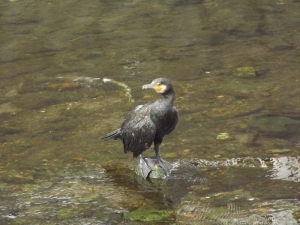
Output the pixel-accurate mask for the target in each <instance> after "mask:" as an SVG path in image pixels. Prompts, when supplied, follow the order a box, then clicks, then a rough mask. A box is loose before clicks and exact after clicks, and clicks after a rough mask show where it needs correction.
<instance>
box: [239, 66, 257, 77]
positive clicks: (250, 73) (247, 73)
mask: <svg viewBox="0 0 300 225" xmlns="http://www.w3.org/2000/svg"><path fill="white" fill-rule="evenodd" d="M233 75H234V76H235V77H241V78H252V77H255V76H256V71H255V69H254V68H253V67H251V66H245V67H239V68H236V71H235V72H234V73H233Z"/></svg>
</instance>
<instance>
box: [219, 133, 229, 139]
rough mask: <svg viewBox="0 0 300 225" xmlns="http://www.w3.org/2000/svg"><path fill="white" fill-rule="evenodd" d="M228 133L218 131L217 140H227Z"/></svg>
mask: <svg viewBox="0 0 300 225" xmlns="http://www.w3.org/2000/svg"><path fill="white" fill-rule="evenodd" d="M229 139H230V135H229V134H228V133H219V134H218V135H217V140H229Z"/></svg>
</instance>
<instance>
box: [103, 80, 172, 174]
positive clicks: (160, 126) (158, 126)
mask: <svg viewBox="0 0 300 225" xmlns="http://www.w3.org/2000/svg"><path fill="white" fill-rule="evenodd" d="M149 88H151V89H154V90H155V91H156V92H157V93H159V94H162V98H161V99H159V100H157V101H155V102H152V103H148V104H145V105H138V106H136V107H135V108H134V109H133V110H132V111H130V112H129V113H128V114H127V116H126V117H125V119H124V121H123V123H122V126H121V128H120V129H117V130H115V131H113V132H111V133H108V134H107V135H106V136H105V137H103V139H105V140H108V139H115V140H116V139H121V140H122V141H123V145H124V152H125V153H127V152H129V151H130V152H132V153H133V157H134V158H136V157H138V156H139V155H141V154H142V153H143V152H144V151H146V150H147V149H148V148H150V147H151V145H152V143H153V142H154V150H155V154H156V156H155V157H149V158H146V157H143V156H142V155H141V157H140V167H141V168H140V169H141V173H142V175H143V177H144V178H147V176H148V175H149V173H150V172H151V171H152V170H153V168H154V166H155V164H158V165H159V166H160V167H162V168H163V170H164V172H165V174H166V175H168V173H169V171H170V168H169V166H168V165H167V163H166V162H165V161H164V160H163V159H162V158H161V156H160V144H161V143H162V140H163V137H164V136H165V135H167V134H169V133H170V132H171V131H172V130H173V129H174V128H175V126H176V124H177V122H178V112H177V109H176V107H175V106H174V105H173V102H174V98H175V92H174V88H173V85H172V83H171V82H170V81H169V80H168V79H165V78H157V79H155V80H153V81H152V82H151V84H146V85H143V89H149Z"/></svg>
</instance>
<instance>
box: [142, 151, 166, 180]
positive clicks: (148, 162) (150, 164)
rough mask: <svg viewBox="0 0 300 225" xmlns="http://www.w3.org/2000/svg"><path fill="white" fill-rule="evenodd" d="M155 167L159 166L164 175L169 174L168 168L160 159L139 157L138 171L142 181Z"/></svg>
mask: <svg viewBox="0 0 300 225" xmlns="http://www.w3.org/2000/svg"><path fill="white" fill-rule="evenodd" d="M155 165H159V166H160V167H161V168H162V169H163V170H164V173H165V175H168V174H169V173H170V169H171V168H170V166H169V165H168V163H167V162H166V161H165V160H163V159H162V158H160V157H159V158H158V157H156V156H153V157H147V158H146V157H143V156H141V157H140V171H141V174H142V176H143V177H144V179H146V178H147V177H148V176H149V174H150V172H151V171H153V170H155Z"/></svg>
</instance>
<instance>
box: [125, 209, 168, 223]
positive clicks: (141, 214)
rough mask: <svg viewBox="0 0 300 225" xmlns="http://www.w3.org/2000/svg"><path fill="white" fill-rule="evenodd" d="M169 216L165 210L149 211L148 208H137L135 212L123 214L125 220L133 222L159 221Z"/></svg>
mask: <svg viewBox="0 0 300 225" xmlns="http://www.w3.org/2000/svg"><path fill="white" fill-rule="evenodd" d="M170 216H171V214H170V213H169V212H168V211H167V210H159V209H149V208H143V207H141V208H138V209H137V210H134V211H131V212H128V213H125V216H124V217H125V219H127V220H135V221H144V222H151V221H160V220H162V219H167V218H169V217H170Z"/></svg>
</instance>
